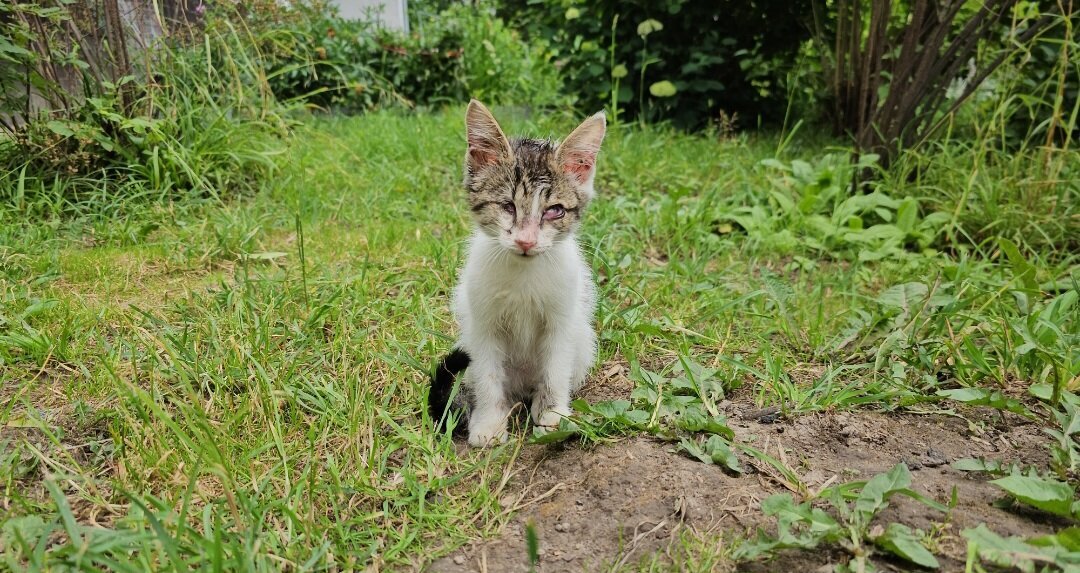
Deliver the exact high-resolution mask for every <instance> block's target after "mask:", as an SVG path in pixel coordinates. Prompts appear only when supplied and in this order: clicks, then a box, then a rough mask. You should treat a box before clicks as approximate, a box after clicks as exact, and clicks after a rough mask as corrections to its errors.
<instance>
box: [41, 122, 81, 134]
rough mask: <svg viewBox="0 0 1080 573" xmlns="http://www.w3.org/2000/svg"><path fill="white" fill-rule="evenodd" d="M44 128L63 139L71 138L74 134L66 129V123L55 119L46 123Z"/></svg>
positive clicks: (68, 128)
mask: <svg viewBox="0 0 1080 573" xmlns="http://www.w3.org/2000/svg"><path fill="white" fill-rule="evenodd" d="M45 127H47V128H49V131H51V132H53V133H55V134H56V135H62V136H64V137H71V136H73V135H75V132H74V131H72V129H71V128H70V127H68V124H67V123H65V122H62V121H58V120H55V119H54V120H52V121H49V122H46V123H45Z"/></svg>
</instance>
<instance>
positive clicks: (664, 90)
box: [649, 80, 678, 97]
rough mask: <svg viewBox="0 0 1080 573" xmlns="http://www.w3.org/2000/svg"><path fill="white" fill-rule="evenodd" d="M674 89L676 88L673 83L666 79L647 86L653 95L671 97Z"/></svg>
mask: <svg viewBox="0 0 1080 573" xmlns="http://www.w3.org/2000/svg"><path fill="white" fill-rule="evenodd" d="M676 91H678V90H676V89H675V84H673V83H671V82H669V81H667V80H663V81H659V82H656V83H654V84H652V85H651V86H649V93H651V94H652V95H653V97H671V96H673V95H675V92H676Z"/></svg>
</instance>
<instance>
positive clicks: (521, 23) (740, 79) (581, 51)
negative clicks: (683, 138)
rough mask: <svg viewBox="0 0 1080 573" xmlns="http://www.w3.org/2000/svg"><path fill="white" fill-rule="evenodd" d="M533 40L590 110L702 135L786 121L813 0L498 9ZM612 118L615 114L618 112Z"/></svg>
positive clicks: (637, 0)
mask: <svg viewBox="0 0 1080 573" xmlns="http://www.w3.org/2000/svg"><path fill="white" fill-rule="evenodd" d="M499 6H500V10H501V12H502V13H503V14H504V15H505V16H506V17H507V18H508V19H509V20H510V21H511V22H512V23H513V24H514V25H515V26H516V27H518V28H520V29H522V30H523V31H525V33H526V37H527V38H528V39H530V40H535V39H541V40H543V41H545V42H546V43H547V44H548V47H549V49H550V50H551V51H552V53H553V54H554V55H555V58H556V61H557V62H559V63H560V64H561V65H562V68H563V72H564V77H565V79H566V81H567V84H568V86H567V87H568V91H569V92H570V93H572V94H573V95H574V96H575V97H576V98H577V105H578V106H579V107H581V108H584V109H587V110H595V109H597V108H599V107H602V106H605V105H610V106H611V107H616V106H617V107H618V108H619V109H620V110H621V114H622V115H623V116H624V117H627V118H637V117H642V118H644V119H647V120H650V121H651V120H670V121H671V122H672V123H674V124H675V125H676V126H679V127H684V128H697V127H703V126H705V125H707V124H708V123H709V122H711V121H715V120H718V119H720V112H721V111H724V112H725V113H726V114H727V116H728V117H730V116H731V115H736V114H737V115H738V116H739V117H741V118H743V121H744V123H750V124H753V123H756V121H757V120H758V119H762V120H764V121H771V122H775V123H779V122H780V121H781V120H782V119H783V117H784V110H785V103H786V99H787V98H786V93H785V89H784V87H785V86H784V78H785V75H786V74H787V72H788V71H789V70H790V69H791V68H792V63H793V61H794V60H795V58H794V55H795V54H796V53H797V52H798V50H799V47H800V44H801V43H802V42H803V41H804V40H805V39H807V38H809V36H810V31H809V27H808V26H807V25H804V23H805V22H808V21H809V20H810V19H811V18H810V14H811V13H812V10H811V4H810V2H809V1H807V0H797V1H795V2H764V3H763V2H755V3H746V2H734V1H723V2H709V1H704V0H632V1H629V2H622V1H615V0H602V1H599V2H586V1H584V0H560V1H558V2H527V3H522V2H509V1H504V2H501V3H500V5H499ZM611 111H612V112H613V113H614V112H615V110H614V109H612V110H611Z"/></svg>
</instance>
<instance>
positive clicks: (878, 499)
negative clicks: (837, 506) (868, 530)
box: [855, 463, 911, 517]
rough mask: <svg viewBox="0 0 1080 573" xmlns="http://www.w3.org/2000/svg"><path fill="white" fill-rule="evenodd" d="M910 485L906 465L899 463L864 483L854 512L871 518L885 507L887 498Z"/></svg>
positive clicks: (909, 473)
mask: <svg viewBox="0 0 1080 573" xmlns="http://www.w3.org/2000/svg"><path fill="white" fill-rule="evenodd" d="M910 485H911V472H909V471H908V467H907V464H904V463H899V464H896V465H895V466H893V468H892V469H891V470H889V471H888V472H886V473H883V474H878V475H876V476H874V477H872V478H870V481H868V482H866V485H865V486H863V489H862V491H861V492H860V493H859V497H858V498H857V499H856V500H855V509H856V511H859V512H861V513H862V514H863V515H864V516H866V517H871V516H873V515H874V514H875V513H877V512H878V510H880V509H881V508H882V507H884V506H885V502H886V501H887V500H888V499H889V496H890V495H892V493H893V492H895V491H897V490H902V489H907V488H908V486H910Z"/></svg>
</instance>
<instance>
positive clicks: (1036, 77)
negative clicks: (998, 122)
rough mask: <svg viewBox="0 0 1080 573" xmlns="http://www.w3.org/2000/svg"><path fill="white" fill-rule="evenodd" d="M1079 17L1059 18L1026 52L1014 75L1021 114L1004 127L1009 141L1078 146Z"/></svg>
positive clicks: (1079, 97) (1079, 119)
mask: <svg viewBox="0 0 1080 573" xmlns="http://www.w3.org/2000/svg"><path fill="white" fill-rule="evenodd" d="M1078 28H1080V11H1077V12H1075V13H1073V14H1071V15H1069V16H1058V17H1057V18H1056V19H1055V22H1054V26H1053V27H1051V28H1050V29H1049V30H1047V32H1046V34H1044V35H1043V36H1042V37H1040V38H1038V39H1037V40H1036V41H1034V42H1033V43H1032V45H1031V46H1030V49H1029V52H1028V53H1027V56H1026V57H1025V58H1024V61H1022V62H1021V64H1020V65H1019V66H1018V68H1017V69H1015V70H1013V73H1015V74H1016V75H1017V79H1018V85H1017V87H1016V92H1017V93H1018V94H1019V95H1018V97H1017V98H1016V100H1017V101H1018V102H1019V103H1020V109H1019V110H1017V112H1016V113H1015V114H1014V115H1013V116H1012V117H1011V118H1010V122H1009V125H1008V126H1007V130H1008V135H1009V138H1010V140H1011V141H1013V142H1017V141H1023V140H1025V139H1028V138H1037V140H1040V141H1038V142H1039V143H1043V142H1044V141H1045V142H1049V143H1057V144H1059V145H1060V144H1064V143H1065V141H1066V139H1067V138H1071V140H1072V141H1073V142H1075V141H1077V140H1080V106H1078V100H1080V58H1078V57H1077V55H1076V54H1077V53H1078V52H1080V39H1077V35H1076V34H1077V32H1076V30H1077V29H1078Z"/></svg>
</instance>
